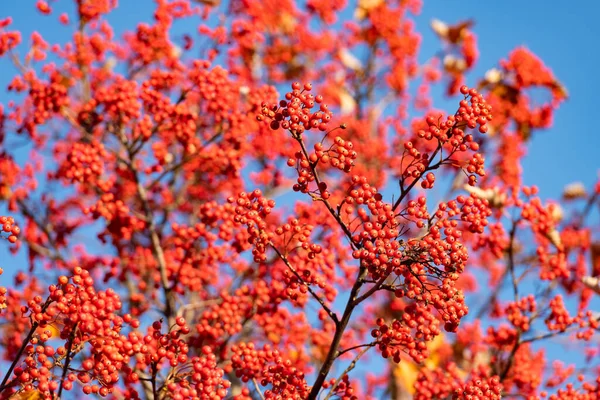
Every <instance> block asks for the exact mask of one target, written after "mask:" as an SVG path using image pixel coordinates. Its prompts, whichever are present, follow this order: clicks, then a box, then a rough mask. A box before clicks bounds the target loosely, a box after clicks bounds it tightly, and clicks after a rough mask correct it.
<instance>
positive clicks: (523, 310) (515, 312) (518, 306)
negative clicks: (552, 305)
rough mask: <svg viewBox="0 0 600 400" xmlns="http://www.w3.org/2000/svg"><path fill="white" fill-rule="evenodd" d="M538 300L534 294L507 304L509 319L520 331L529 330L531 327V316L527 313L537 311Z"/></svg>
mask: <svg viewBox="0 0 600 400" xmlns="http://www.w3.org/2000/svg"><path fill="white" fill-rule="evenodd" d="M536 309H537V307H536V301H535V297H534V296H533V295H529V296H527V297H523V298H522V299H520V300H519V301H517V302H511V303H509V304H508V305H507V306H506V316H507V318H508V321H509V322H510V323H511V324H512V325H513V326H514V327H515V328H516V329H518V330H519V331H520V332H527V331H528V330H529V328H530V324H531V321H530V320H531V317H529V316H526V315H525V314H534V313H535V312H536Z"/></svg>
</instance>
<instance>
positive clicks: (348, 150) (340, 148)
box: [309, 136, 358, 172]
mask: <svg viewBox="0 0 600 400" xmlns="http://www.w3.org/2000/svg"><path fill="white" fill-rule="evenodd" d="M353 148H354V145H353V144H352V142H351V141H349V140H344V139H342V138H341V137H339V136H336V137H335V139H334V141H333V145H331V147H330V148H329V149H325V147H324V146H323V143H321V142H318V143H316V144H315V146H314V149H315V152H314V154H311V156H310V157H309V160H310V162H312V163H316V162H317V161H320V162H321V163H324V164H326V163H329V165H331V166H332V167H333V168H336V169H339V170H341V171H344V172H350V170H351V169H352V166H353V165H354V160H356V157H358V155H357V154H356V151H354V150H352V149H353Z"/></svg>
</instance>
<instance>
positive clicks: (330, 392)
mask: <svg viewBox="0 0 600 400" xmlns="http://www.w3.org/2000/svg"><path fill="white" fill-rule="evenodd" d="M371 347H373V346H368V347H365V348H364V349H363V350H362V351H361V352H360V353H358V354H357V356H356V357H354V360H352V362H351V363H350V365H348V368H346V369H345V370H344V372H342V374H341V375H340V376H339V377H338V378H337V379H336V381H335V383H334V384H333V386H332V387H331V389H330V390H329V393H327V396H325V399H324V400H329V398H330V397H331V396H333V395H334V392H335V389H337V387H338V386H339V384H340V382H341V381H342V379H344V376H345V375H347V374H348V373H349V372H350V371H352V370H353V369H354V367H356V363H357V362H358V360H360V358H361V357H362V356H363V355H364V354H365V353H366V352H367V351H369V349H370V348H371Z"/></svg>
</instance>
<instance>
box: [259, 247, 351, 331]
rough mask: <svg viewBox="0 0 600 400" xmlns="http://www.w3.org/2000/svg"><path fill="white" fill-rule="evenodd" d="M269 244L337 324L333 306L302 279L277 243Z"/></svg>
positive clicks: (337, 319) (337, 320)
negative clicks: (330, 306)
mask: <svg viewBox="0 0 600 400" xmlns="http://www.w3.org/2000/svg"><path fill="white" fill-rule="evenodd" d="M269 244H270V246H271V247H272V248H273V250H275V253H277V255H278V256H279V258H280V259H281V260H282V261H283V263H284V264H285V265H286V266H287V267H288V269H289V270H290V271H292V273H293V274H294V275H295V276H296V278H298V279H299V280H300V282H302V284H303V285H304V286H305V287H306V289H307V290H308V292H309V293H310V294H311V295H312V297H314V298H315V300H317V301H318V302H319V304H320V305H321V307H322V308H323V310H325V312H326V313H327V315H329V317H330V318H331V319H332V320H333V322H335V325H336V326H337V325H338V324H339V323H340V320H339V318H338V316H337V314H336V313H335V312H334V311H333V310H331V308H329V306H328V305H327V304H326V303H325V300H323V299H322V298H321V296H319V295H318V294H317V293H315V291H314V290H313V289H312V287H310V285H309V284H307V283H306V282H305V281H304V279H302V277H301V276H300V274H299V273H298V271H296V269H295V268H294V267H293V266H292V264H290V262H289V260H288V259H287V257H286V256H284V255H283V254H282V253H281V252H280V251H279V249H278V248H277V247H276V246H275V245H273V243H269Z"/></svg>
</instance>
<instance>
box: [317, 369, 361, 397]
mask: <svg viewBox="0 0 600 400" xmlns="http://www.w3.org/2000/svg"><path fill="white" fill-rule="evenodd" d="M335 381H336V379H334V378H332V379H330V380H329V382H327V381H326V382H324V383H323V389H329V388H330V387H332V386H333V385H334V384H335ZM334 393H335V395H336V396H337V398H338V399H340V400H358V396H357V395H356V394H355V393H356V390H355V389H354V387H352V384H351V383H350V377H349V376H348V374H345V375H344V376H343V377H342V379H341V380H340V381H339V383H338V384H337V386H336V387H335V391H334Z"/></svg>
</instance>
